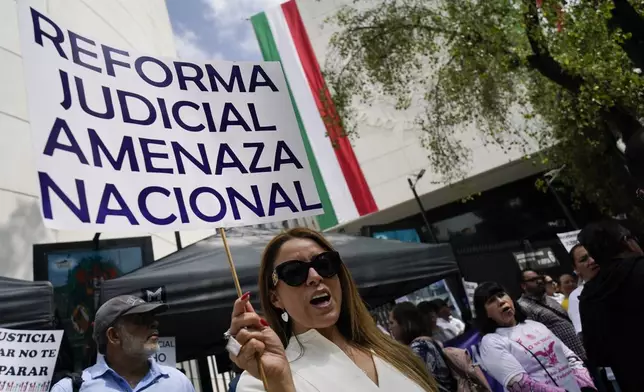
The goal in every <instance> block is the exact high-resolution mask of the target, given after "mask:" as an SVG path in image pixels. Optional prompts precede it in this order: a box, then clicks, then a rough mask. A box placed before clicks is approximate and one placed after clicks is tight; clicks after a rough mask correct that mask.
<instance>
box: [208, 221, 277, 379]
mask: <svg viewBox="0 0 644 392" xmlns="http://www.w3.org/2000/svg"><path fill="white" fill-rule="evenodd" d="M219 235H221V240H222V241H223V243H224V250H225V251H226V257H227V258H228V266H229V267H230V272H231V273H232V275H233V282H235V289H236V290H237V298H239V297H241V296H242V289H241V285H240V284H239V277H238V276H237V270H236V269H235V263H234V262H233V255H232V253H231V252H230V247H229V246H228V239H226V229H224V228H223V227H220V228H219ZM257 369H259V377H260V378H261V379H262V383H263V384H264V390H265V391H266V392H268V381H267V380H266V373H265V372H264V366H263V365H262V361H261V360H260V359H259V356H257Z"/></svg>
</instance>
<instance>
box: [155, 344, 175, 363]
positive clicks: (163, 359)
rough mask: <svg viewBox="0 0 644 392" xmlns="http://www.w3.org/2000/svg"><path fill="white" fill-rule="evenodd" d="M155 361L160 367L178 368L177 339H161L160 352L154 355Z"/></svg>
mask: <svg viewBox="0 0 644 392" xmlns="http://www.w3.org/2000/svg"><path fill="white" fill-rule="evenodd" d="M154 360H155V361H157V363H158V364H159V365H166V366H171V367H177V347H176V345H175V338H173V337H172V338H169V337H165V338H159V352H157V353H156V354H154Z"/></svg>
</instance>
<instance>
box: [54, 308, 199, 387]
mask: <svg viewBox="0 0 644 392" xmlns="http://www.w3.org/2000/svg"><path fill="white" fill-rule="evenodd" d="M167 308H168V307H167V305H165V304H162V303H148V302H145V301H143V300H142V299H140V298H138V297H135V296H131V295H123V296H119V297H115V298H112V299H110V300H109V301H107V302H105V303H104V304H103V305H102V306H101V307H100V308H99V309H98V311H97V312H96V317H95V321H94V335H93V338H94V341H95V342H96V345H97V347H98V352H99V353H100V354H101V355H99V357H98V360H97V362H96V365H94V366H91V367H89V368H87V369H85V370H84V371H83V374H82V376H81V377H82V379H83V383H82V386H81V388H80V390H81V391H83V392H112V391H118V392H139V391H145V392H167V391H172V392H195V389H194V387H193V385H192V383H191V382H190V381H189V380H188V378H187V377H186V376H185V375H184V374H183V373H181V372H180V371H179V370H177V369H175V368H173V367H169V366H163V365H159V364H157V363H156V362H155V361H154V359H152V358H151V356H152V355H153V354H154V353H156V352H157V351H158V350H159V342H158V339H159V332H158V326H159V323H158V321H157V320H156V317H155V316H156V315H157V314H159V313H161V312H164V311H165V310H167ZM73 391H74V387H73V385H72V380H71V378H65V379H63V380H61V381H59V382H58V383H57V384H56V385H54V387H53V388H52V389H51V392H73Z"/></svg>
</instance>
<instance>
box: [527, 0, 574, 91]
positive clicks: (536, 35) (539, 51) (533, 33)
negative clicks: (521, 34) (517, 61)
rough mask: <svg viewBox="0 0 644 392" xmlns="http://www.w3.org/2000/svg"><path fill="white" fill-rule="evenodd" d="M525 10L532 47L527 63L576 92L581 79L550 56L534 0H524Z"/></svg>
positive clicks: (529, 40)
mask: <svg viewBox="0 0 644 392" xmlns="http://www.w3.org/2000/svg"><path fill="white" fill-rule="evenodd" d="M524 3H525V4H526V6H527V10H526V12H525V14H524V20H525V24H526V33H527V36H528V42H529V43H530V47H531V48H532V53H533V54H532V55H530V56H528V63H529V64H530V66H532V68H534V69H536V70H537V71H539V72H540V73H541V74H542V75H543V76H545V77H547V78H548V79H550V80H552V81H553V82H555V83H557V84H558V85H560V86H562V87H563V88H565V89H566V90H568V91H571V92H573V93H578V92H579V89H580V87H581V85H582V83H583V79H582V78H581V77H579V76H577V75H571V74H570V73H568V72H567V71H566V70H564V69H563V67H561V65H560V64H559V63H558V62H557V60H555V59H554V57H552V55H551V54H550V51H549V50H548V48H547V47H546V45H545V43H544V42H545V37H544V36H543V33H542V32H541V26H540V23H539V13H538V10H537V4H536V2H535V1H534V0H524Z"/></svg>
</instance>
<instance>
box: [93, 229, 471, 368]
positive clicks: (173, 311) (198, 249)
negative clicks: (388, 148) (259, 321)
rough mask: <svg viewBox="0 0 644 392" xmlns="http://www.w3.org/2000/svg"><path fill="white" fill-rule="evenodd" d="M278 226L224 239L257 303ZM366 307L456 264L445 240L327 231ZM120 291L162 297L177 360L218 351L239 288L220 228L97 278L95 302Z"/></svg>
mask: <svg viewBox="0 0 644 392" xmlns="http://www.w3.org/2000/svg"><path fill="white" fill-rule="evenodd" d="M279 231H280V230H277V229H257V228H248V227H245V228H237V229H229V230H227V232H226V233H227V238H228V242H229V245H230V247H231V251H232V254H233V258H234V261H235V266H236V268H237V274H238V276H239V280H240V283H241V285H242V288H243V289H244V291H250V292H251V299H253V300H254V301H253V302H254V304H255V305H256V308H258V306H259V305H258V301H259V298H258V296H257V277H258V271H259V262H260V257H261V254H262V252H263V250H264V247H265V246H266V244H267V243H268V242H269V241H270V239H271V238H273V237H274V236H275V235H276V234H277V233H279ZM326 238H327V239H328V240H329V241H330V242H331V243H332V244H333V246H334V247H335V248H336V249H337V250H338V252H340V254H341V255H342V259H343V260H344V262H345V263H346V265H347V266H348V267H349V270H350V271H351V274H352V275H353V278H354V280H355V281H356V283H357V284H358V287H359V289H360V292H361V294H362V297H363V299H364V300H365V301H366V302H367V303H368V304H369V305H370V306H372V307H375V306H379V305H381V304H384V303H386V302H389V301H392V300H393V299H395V298H398V297H400V296H402V295H404V294H407V293H410V292H412V291H415V290H417V289H419V288H422V287H425V286H427V285H429V284H431V283H433V282H436V281H438V280H441V279H444V278H446V277H450V276H452V277H456V278H458V274H459V270H458V266H457V264H456V261H455V258H454V256H453V254H452V251H451V248H450V246H449V245H429V244H415V243H403V242H398V241H388V240H380V239H374V238H368V237H354V236H348V235H343V234H327V235H326ZM121 294H133V295H137V296H143V298H144V299H146V300H149V299H163V300H165V301H166V302H167V303H168V304H169V306H170V309H169V311H168V312H167V313H165V314H163V315H162V316H161V317H160V323H161V327H160V329H161V330H160V332H161V334H162V335H163V336H175V337H176V342H177V360H178V361H183V360H187V359H193V358H198V357H202V356H205V355H212V354H215V353H218V352H222V351H223V344H224V343H223V339H222V336H223V333H224V332H225V331H226V330H227V328H228V325H229V322H230V311H231V308H232V304H233V302H234V301H235V299H236V297H237V294H236V291H235V287H234V284H233V281H232V277H231V274H230V270H229V267H228V262H227V261H226V253H225V251H224V247H223V244H222V241H221V238H220V237H219V236H218V235H213V236H212V237H209V238H206V239H204V240H202V241H199V242H197V243H195V244H193V245H190V246H188V247H186V248H184V249H182V250H179V251H177V252H175V253H173V254H171V255H169V256H166V257H165V258H163V259H161V260H159V261H156V262H154V263H152V264H150V265H148V266H145V267H143V268H141V269H138V270H136V271H134V272H132V273H130V274H128V275H125V276H122V277H120V278H117V279H113V280H109V281H106V282H104V283H103V285H102V288H101V303H103V302H105V301H106V300H108V299H109V298H113V297H115V296H117V295H121Z"/></svg>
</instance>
